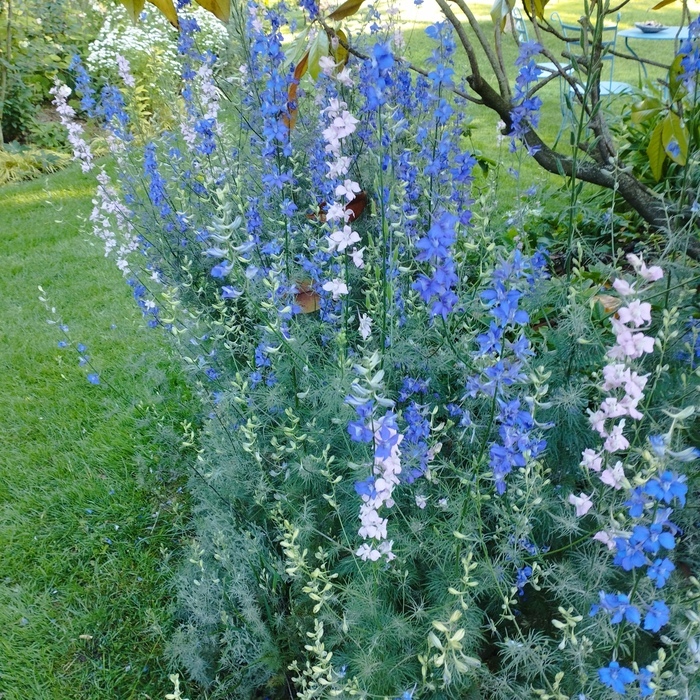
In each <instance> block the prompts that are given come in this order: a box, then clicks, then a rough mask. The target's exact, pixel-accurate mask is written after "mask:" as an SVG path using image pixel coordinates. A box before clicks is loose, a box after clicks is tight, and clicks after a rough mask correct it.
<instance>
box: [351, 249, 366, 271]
mask: <svg viewBox="0 0 700 700" xmlns="http://www.w3.org/2000/svg"><path fill="white" fill-rule="evenodd" d="M364 252H365V249H364V247H363V248H359V249H358V248H354V249H353V251H352V253H350V257H351V258H352V264H353V265H354V266H355V267H357V268H359V269H360V270H361V269H362V268H363V267H364V266H365V260H364V258H363V255H364Z"/></svg>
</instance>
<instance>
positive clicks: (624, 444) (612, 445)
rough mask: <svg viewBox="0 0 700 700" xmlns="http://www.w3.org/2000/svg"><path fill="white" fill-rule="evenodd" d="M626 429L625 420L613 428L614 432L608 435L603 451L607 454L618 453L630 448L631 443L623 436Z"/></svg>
mask: <svg viewBox="0 0 700 700" xmlns="http://www.w3.org/2000/svg"><path fill="white" fill-rule="evenodd" d="M624 427H625V421H624V419H623V420H621V421H620V422H619V423H618V424H617V425H616V426H614V427H613V429H612V431H611V432H610V434H609V435H608V439H607V440H606V441H605V443H604V444H603V449H604V450H605V451H606V452H617V451H618V450H626V449H627V448H628V447H629V446H630V443H629V441H628V440H627V438H626V437H625V436H624V435H623V434H622V431H623V430H624Z"/></svg>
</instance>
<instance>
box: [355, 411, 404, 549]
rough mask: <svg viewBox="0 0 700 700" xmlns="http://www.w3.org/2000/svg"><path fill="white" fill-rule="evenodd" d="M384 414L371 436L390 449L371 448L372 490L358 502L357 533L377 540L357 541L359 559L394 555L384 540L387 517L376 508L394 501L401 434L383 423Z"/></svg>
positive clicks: (392, 544)
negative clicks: (381, 453) (383, 451)
mask: <svg viewBox="0 0 700 700" xmlns="http://www.w3.org/2000/svg"><path fill="white" fill-rule="evenodd" d="M386 419H387V416H383V417H382V418H380V419H379V420H378V421H376V422H375V431H374V440H375V445H379V446H381V445H386V444H390V445H391V447H390V452H389V455H388V456H387V457H383V456H379V455H378V454H377V452H378V451H379V450H377V449H376V448H375V455H374V474H375V476H376V479H375V480H374V492H373V493H372V495H363V496H362V501H363V503H362V505H361V506H360V523H361V525H360V529H359V530H358V533H359V535H360V537H362V538H363V539H365V540H376V541H377V542H379V544H378V545H377V546H376V547H375V546H374V545H373V544H369V543H367V542H365V543H364V544H362V545H360V547H359V549H358V550H357V552H356V554H357V556H358V557H360V559H362V560H364V561H367V559H369V560H370V561H377V560H378V559H380V558H381V557H382V556H384V557H386V560H387V561H391V560H392V559H395V558H396V555H395V554H394V553H393V552H392V548H393V546H394V541H393V540H387V531H386V525H387V519H386V518H382V516H381V515H380V514H379V509H380V508H381V507H382V506H386V507H387V508H391V507H392V506H393V505H394V499H393V497H392V496H393V492H394V487H395V486H396V485H397V484H398V483H399V474H400V473H401V460H400V456H401V451H400V450H399V445H400V444H401V441H402V440H403V435H401V434H400V433H398V432H397V430H396V429H395V428H394V427H393V426H390V425H385V423H384V421H385V420H386Z"/></svg>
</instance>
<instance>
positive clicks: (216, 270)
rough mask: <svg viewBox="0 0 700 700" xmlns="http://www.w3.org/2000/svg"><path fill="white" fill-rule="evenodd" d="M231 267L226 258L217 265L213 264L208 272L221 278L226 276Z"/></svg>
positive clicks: (231, 264)
mask: <svg viewBox="0 0 700 700" xmlns="http://www.w3.org/2000/svg"><path fill="white" fill-rule="evenodd" d="M232 269H233V263H230V262H229V261H228V260H222V261H221V262H220V263H219V264H218V265H214V267H212V269H211V272H210V273H209V274H211V276H212V277H216V278H217V279H222V278H223V277H226V275H228V273H229V272H231V270H232Z"/></svg>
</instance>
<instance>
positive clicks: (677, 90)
mask: <svg viewBox="0 0 700 700" xmlns="http://www.w3.org/2000/svg"><path fill="white" fill-rule="evenodd" d="M682 61H683V55H682V54H679V55H678V56H676V57H675V58H674V59H673V63H671V67H670V68H669V69H668V91H669V94H670V95H671V100H673V101H674V102H676V101H678V100H680V99H682V98H683V96H684V95H685V94H686V93H687V92H688V91H687V89H686V87H685V85H683V74H684V73H685V71H684V70H683V66H682V65H681V62H682Z"/></svg>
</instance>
